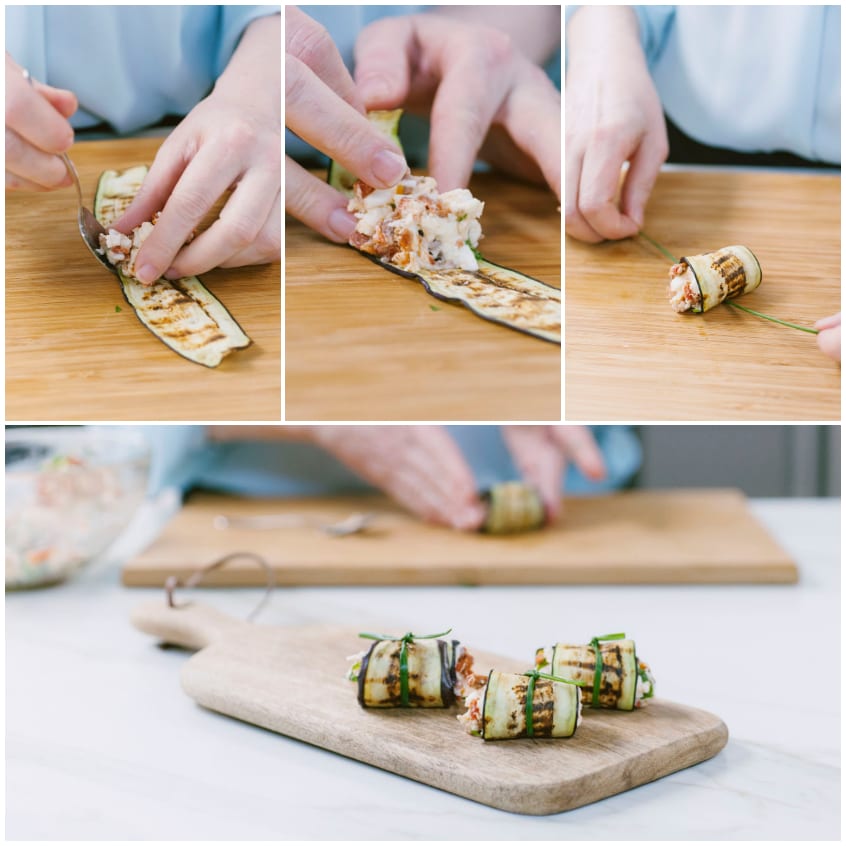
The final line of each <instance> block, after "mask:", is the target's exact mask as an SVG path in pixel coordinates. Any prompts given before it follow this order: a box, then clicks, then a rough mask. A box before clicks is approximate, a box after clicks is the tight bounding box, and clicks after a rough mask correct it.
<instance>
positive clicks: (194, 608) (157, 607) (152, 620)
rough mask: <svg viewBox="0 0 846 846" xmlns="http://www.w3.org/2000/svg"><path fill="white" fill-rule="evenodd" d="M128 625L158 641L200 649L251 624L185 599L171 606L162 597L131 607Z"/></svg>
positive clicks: (249, 626)
mask: <svg viewBox="0 0 846 846" xmlns="http://www.w3.org/2000/svg"><path fill="white" fill-rule="evenodd" d="M130 620H131V621H132V625H133V626H135V628H136V629H139V630H140V631H142V632H144V633H145V634H149V635H152V636H153V637H155V638H158V639H159V641H161V642H162V643H167V644H170V645H171V646H181V647H182V648H183V649H192V650H197V649H202V648H203V647H205V646H208V645H209V644H210V643H212V642H214V641H216V640H219V639H220V638H221V637H224V636H225V635H228V634H231V633H235V632H238V631H241V630H243V629H249V628H252V627H253V624H252V623H248V622H246V621H244V620H239V619H238V618H236V617H232V616H230V615H229V614H225V613H224V612H223V611H218V610H217V609H216V608H212V607H211V606H209V605H203V604H202V603H197V602H186V603H185V604H180V605H178V606H171V605H168V603H167V602H166V601H165V599H164V598H161V599H154V600H150V601H148V602H145V603H143V604H142V605H139V606H137V607H136V608H135V609H133V611H132V614H131V615H130Z"/></svg>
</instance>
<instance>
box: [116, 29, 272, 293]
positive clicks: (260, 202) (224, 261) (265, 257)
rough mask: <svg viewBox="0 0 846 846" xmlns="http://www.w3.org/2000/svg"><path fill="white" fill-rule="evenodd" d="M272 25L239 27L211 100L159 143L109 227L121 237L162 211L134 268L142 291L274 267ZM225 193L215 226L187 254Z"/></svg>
mask: <svg viewBox="0 0 846 846" xmlns="http://www.w3.org/2000/svg"><path fill="white" fill-rule="evenodd" d="M279 26H280V21H279V16H278V15H270V16H268V17H264V18H259V19H257V20H255V21H253V22H252V23H251V24H250V25H249V26H248V27H247V29H246V30H245V31H244V34H243V36H242V37H241V41H240V42H239V44H238V48H237V49H236V51H235V53H234V54H233V56H232V59H231V60H230V62H229V64H228V66H227V67H226V70H225V71H224V72H223V73H222V74H221V76H220V78H219V79H218V80H217V82H216V83H215V86H214V89H213V90H212V92H211V94H209V96H208V97H206V98H205V99H204V100H202V101H201V102H200V103H198V104H197V105H196V106H195V107H194V108H193V109H192V110H191V111H190V112H189V113H188V115H186V117H185V118H184V119H183V121H182V122H181V123H180V124H179V126H177V127H176V129H174V131H173V132H172V133H171V134H170V135H169V136H168V138H167V140H166V141H165V142H164V143H163V144H162V146H161V148H160V149H159V152H158V153H157V154H156V158H155V161H154V162H153V165H152V167H151V168H150V172H149V173H148V174H147V178H146V179H145V180H144V184H143V185H142V186H141V190H140V191H139V192H138V196H137V197H136V198H135V200H134V201H133V203H132V205H131V206H130V207H129V208H128V209H127V211H126V213H125V214H124V215H123V216H122V217H121V218H119V219H118V220H116V221H115V223H114V224H113V226H114V228H115V229H118V230H120V231H122V232H129V231H131V230H132V229H133V228H134V227H135V226H138V225H139V224H140V223H142V222H143V221H145V220H150V219H151V218H152V216H153V214H154V213H155V212H157V211H159V210H161V217H160V218H159V221H158V223H157V224H156V226H155V228H154V229H153V231H152V232H151V234H150V236H149V237H148V238H147V240H146V241H145V242H144V244H143V246H142V247H141V249H140V250H139V252H138V257H137V259H136V267H137V268H138V271H137V277H138V279H139V280H140V281H141V282H144V283H147V284H150V283H152V282H153V281H155V280H156V279H158V278H159V277H160V276H162V275H164V276H166V277H167V278H169V279H179V278H180V277H183V276H194V275H196V274H198V273H203V272H205V271H207V270H211V269H212V268H214V267H240V266H242V265H247V264H262V263H265V262H271V261H276V260H278V259H279V255H280V251H281V240H282V239H281V200H280V195H281V175H280V172H279V148H280V144H281V123H282V120H281V115H280V111H279V93H280V88H281V82H280V79H279V36H280V33H279ZM233 186H235V190H234V191H233V192H232V194H231V195H230V196H229V197H228V198H227V200H226V202H225V205H224V206H223V208H222V210H221V212H220V215H219V217H218V219H217V220H216V221H215V222H214V223H213V224H212V225H211V226H210V227H209V228H208V229H207V230H206V231H205V232H203V233H202V234H200V235H199V236H198V237H197V238H195V239H194V240H193V241H191V243H190V244H187V245H186V241H188V239H189V237H190V235H191V233H192V232H193V231H194V229H195V227H196V226H197V225H198V224H199V223H200V221H201V220H202V219H203V218H204V217H205V216H206V214H208V212H209V211H210V210H211V208H212V206H213V205H214V204H215V202H217V200H218V199H219V198H220V197H221V196H223V194H225V193H226V192H227V191H228V190H229V189H230V188H232V187H233Z"/></svg>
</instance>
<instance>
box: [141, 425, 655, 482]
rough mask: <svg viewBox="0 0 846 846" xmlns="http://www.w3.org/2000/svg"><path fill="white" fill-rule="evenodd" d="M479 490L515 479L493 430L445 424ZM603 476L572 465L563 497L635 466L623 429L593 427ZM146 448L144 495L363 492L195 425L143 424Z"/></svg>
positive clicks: (324, 466)
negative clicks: (212, 439) (210, 436)
mask: <svg viewBox="0 0 846 846" xmlns="http://www.w3.org/2000/svg"><path fill="white" fill-rule="evenodd" d="M448 429H449V432H450V434H451V435H452V436H453V438H454V439H455V440H456V442H457V443H458V446H459V448H460V449H461V451H462V453H463V454H464V456H465V458H466V459H467V462H468V464H469V465H470V467H471V469H472V470H473V473H474V475H475V477H476V482H477V485H478V487H479V489H480V490H482V489H485V488H488V487H490V486H491V485H493V484H495V483H496V482H501V481H509V480H512V479H518V478H520V474H519V473H518V471H517V469H516V467H515V466H514V463H513V461H512V459H511V456H510V454H509V452H508V450H507V449H506V447H505V443H504V441H503V439H502V435H501V433H500V429H499V427H497V426H449V427H448ZM592 429H593V432H594V435H595V437H596V439H597V442H598V443H599V447H600V449H601V450H602V453H603V456H604V457H605V461H606V465H607V469H608V474H607V477H606V479H605V480H603V481H602V482H598V483H597V482H590V481H588V480H587V479H585V478H584V477H583V476H582V475H581V473H579V472H578V470H576V469H575V468H574V467H570V469H569V470H568V472H567V475H566V479H565V481H564V489H565V490H566V491H567V492H568V493H576V494H585V493H602V492H605V491H610V490H615V489H617V488H620V487H622V486H623V485H625V484H626V483H627V482H629V481H630V480H631V478H632V477H633V475H634V474H635V473H636V472H637V470H638V469H639V467H640V462H641V457H642V452H641V446H640V441H639V440H638V438H637V436H636V435H635V433H634V432H633V430H632V429H631V428H630V427H627V426H595V427H592ZM142 431H143V432H144V434H145V435H146V436H147V437H148V439H149V440H150V442H151V447H152V467H151V479H150V490H151V493H156V492H157V491H159V490H161V489H162V488H165V487H173V488H176V489H178V490H180V491H182V492H185V491H187V490H189V489H190V488H192V487H202V488H206V489H209V490H216V491H223V492H226V493H233V494H238V495H242V496H258V497H261V496H279V497H285V496H318V495H321V494H332V493H349V492H363V491H367V490H372V488H370V486H369V485H368V484H367V483H366V482H364V481H363V480H361V479H360V478H359V477H358V476H356V475H355V474H354V473H353V472H352V471H351V470H349V469H348V468H347V467H345V466H344V465H343V464H341V462H339V461H337V460H336V459H335V458H333V457H332V456H331V455H329V454H328V453H326V452H324V451H323V450H321V449H319V448H317V447H314V446H311V445H309V444H303V443H284V442H280V443H267V442H246V441H245V442H232V443H225V444H211V443H208V441H207V440H206V436H205V430H204V428H203V427H201V426H145V427H143V430H142Z"/></svg>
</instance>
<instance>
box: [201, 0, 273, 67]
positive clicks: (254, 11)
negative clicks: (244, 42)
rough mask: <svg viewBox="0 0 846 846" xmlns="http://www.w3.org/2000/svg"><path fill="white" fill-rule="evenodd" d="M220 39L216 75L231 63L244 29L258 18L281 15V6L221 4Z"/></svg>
mask: <svg viewBox="0 0 846 846" xmlns="http://www.w3.org/2000/svg"><path fill="white" fill-rule="evenodd" d="M220 9H221V20H220V40H219V43H218V47H217V58H216V61H215V76H220V75H221V74H222V73H223V71H224V70H225V69H226V66H227V65H228V64H229V60H230V59H231V58H232V54H233V53H234V52H235V48H236V47H237V46H238V42H239V41H240V40H241V36H242V35H243V34H244V30H245V29H246V28H247V27H248V26H249V25H250V24H251V23H252V22H253V21H254V20H256V19H257V18H263V17H266V16H267V15H279V14H281V10H280V8H279V6H232V5H229V6H221V7H220Z"/></svg>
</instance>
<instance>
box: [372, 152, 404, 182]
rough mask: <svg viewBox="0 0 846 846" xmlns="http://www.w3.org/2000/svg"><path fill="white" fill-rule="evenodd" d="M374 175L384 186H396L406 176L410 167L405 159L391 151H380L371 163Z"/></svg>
mask: <svg viewBox="0 0 846 846" xmlns="http://www.w3.org/2000/svg"><path fill="white" fill-rule="evenodd" d="M370 169H371V170H372V171H373V175H374V176H375V177H376V178H377V179H378V180H379V181H380V182H381V183H383V184H384V185H386V186H387V185H396V184H397V182H399V181H400V179H402V178H403V176H405V172H406V171H407V170H408V165H407V164H406V162H405V159H404V158H403V157H402V156H400V155H398V154H397V153H393V152H391V151H390V150H380V151H379V152H378V153H376V155H375V156H373V159H372V161H371V162H370Z"/></svg>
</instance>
